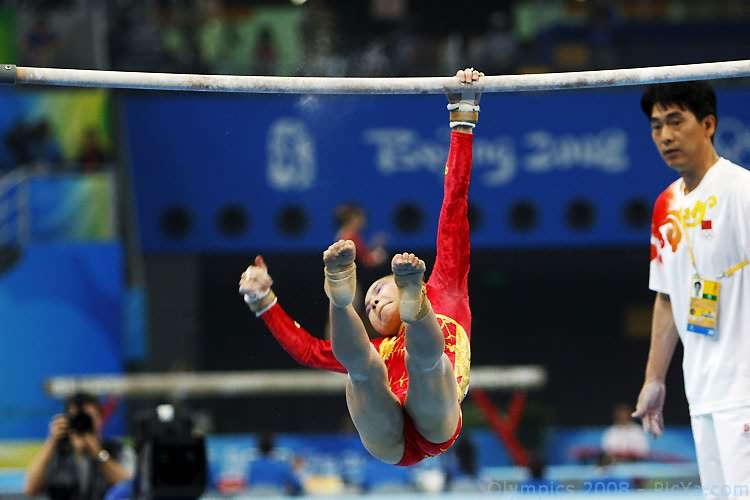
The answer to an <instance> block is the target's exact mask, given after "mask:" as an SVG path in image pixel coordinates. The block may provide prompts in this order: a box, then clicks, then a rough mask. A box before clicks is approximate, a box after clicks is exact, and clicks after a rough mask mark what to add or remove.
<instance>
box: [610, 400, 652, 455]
mask: <svg viewBox="0 0 750 500" xmlns="http://www.w3.org/2000/svg"><path fill="white" fill-rule="evenodd" d="M632 413H633V408H631V407H630V405H627V404H624V403H621V404H618V405H617V406H615V408H614V412H613V416H614V423H613V424H612V425H611V426H610V427H609V428H607V430H605V431H604V434H603V435H602V450H603V451H604V453H605V454H606V455H607V457H608V458H609V459H610V460H611V461H613V462H622V461H632V460H643V459H644V458H646V456H647V455H648V452H649V445H648V437H647V436H646V433H645V432H644V431H643V429H642V428H641V426H640V425H638V424H637V423H635V422H634V421H633V419H632V417H631V416H630V415H631V414H632Z"/></svg>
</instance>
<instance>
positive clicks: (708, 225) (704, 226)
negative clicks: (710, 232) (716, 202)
mask: <svg viewBox="0 0 750 500" xmlns="http://www.w3.org/2000/svg"><path fill="white" fill-rule="evenodd" d="M701 229H711V221H710V220H702V221H701Z"/></svg>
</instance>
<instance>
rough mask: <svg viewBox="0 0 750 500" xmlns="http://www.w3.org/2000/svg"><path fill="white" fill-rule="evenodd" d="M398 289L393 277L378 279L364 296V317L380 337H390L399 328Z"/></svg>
mask: <svg viewBox="0 0 750 500" xmlns="http://www.w3.org/2000/svg"><path fill="white" fill-rule="evenodd" d="M398 305H399V300H398V288H397V287H396V282H395V281H394V280H393V276H386V277H384V278H380V279H379V280H377V281H376V282H375V283H373V284H372V285H370V288H369V289H368V290H367V293H366V294H365V315H366V316H367V318H368V319H369V320H370V323H371V324H372V327H373V328H374V329H375V331H377V332H378V333H379V334H380V335H383V336H384V337H390V336H392V335H396V334H397V333H398V329H399V327H400V326H401V315H400V314H399V306H398Z"/></svg>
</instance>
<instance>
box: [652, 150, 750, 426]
mask: <svg viewBox="0 0 750 500" xmlns="http://www.w3.org/2000/svg"><path fill="white" fill-rule="evenodd" d="M679 214H682V216H683V218H684V225H683V224H681V223H680V217H679ZM684 226H687V228H685V227H684ZM686 230H687V236H688V238H686V237H685V234H684V233H685V231H686ZM688 241H689V242H690V244H691V245H692V248H693V252H694V255H695V259H696V264H697V271H698V273H699V274H700V276H701V277H702V278H703V279H708V280H716V279H717V276H719V275H720V274H721V273H722V272H724V271H725V270H727V269H728V268H730V267H732V266H734V265H736V264H738V263H740V262H742V261H743V260H745V259H748V258H750V171H747V170H745V169H744V168H742V167H740V166H738V165H735V164H734V163H732V162H730V161H728V160H726V159H724V158H721V159H720V160H719V161H718V162H716V163H715V164H714V165H713V166H712V167H711V168H710V169H709V170H708V171H707V172H706V174H705V176H704V177H703V179H702V180H701V182H700V184H699V185H698V186H697V187H696V188H695V189H694V190H693V191H691V192H690V193H688V194H684V193H683V181H682V179H678V180H677V181H675V182H674V183H672V184H671V185H670V186H669V187H668V188H667V189H666V190H664V191H663V192H662V193H661V195H659V197H658V198H657V200H656V203H655V205H654V212H653V218H652V224H651V269H650V276H649V288H651V289H652V290H654V291H656V292H660V293H664V294H666V295H669V297H670V299H671V303H672V314H673V316H674V322H675V325H677V331H678V332H679V335H680V340H681V341H682V344H683V347H684V359H683V363H682V369H683V371H684V374H685V394H686V395H687V399H688V403H689V404H690V414H691V415H701V414H706V413H711V412H715V411H720V410H725V409H731V408H737V407H741V406H746V405H750V266H746V267H744V268H743V269H742V270H740V271H738V272H736V273H735V274H733V275H732V276H729V277H726V278H723V279H720V280H719V282H720V284H721V285H720V293H719V306H718V307H719V309H718V324H717V333H716V335H715V336H712V337H709V336H706V335H701V334H698V333H693V332H690V331H688V330H687V324H688V311H689V306H690V296H691V295H690V294H691V291H692V288H691V287H692V286H693V283H694V279H693V278H694V276H695V274H696V270H695V269H693V265H692V264H691V261H690V256H689V252H688Z"/></svg>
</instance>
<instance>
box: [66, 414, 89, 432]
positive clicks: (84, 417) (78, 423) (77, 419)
mask: <svg viewBox="0 0 750 500" xmlns="http://www.w3.org/2000/svg"><path fill="white" fill-rule="evenodd" d="M68 427H69V428H70V432H72V433H73V434H88V433H90V432H94V419H92V418H91V415H89V414H88V413H86V412H84V411H79V412H78V413H76V414H75V415H73V416H72V417H69V418H68Z"/></svg>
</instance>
